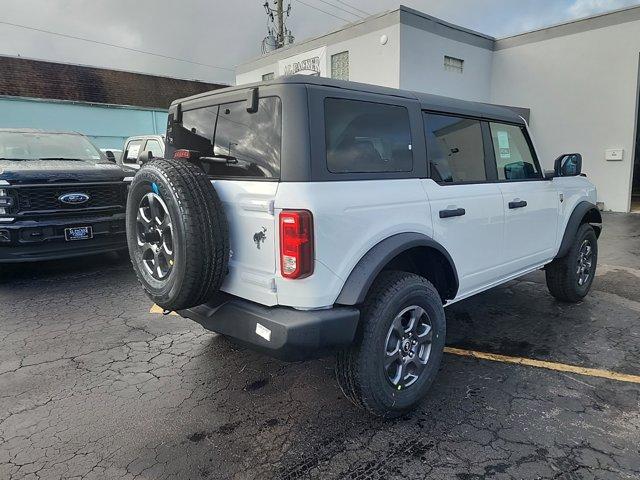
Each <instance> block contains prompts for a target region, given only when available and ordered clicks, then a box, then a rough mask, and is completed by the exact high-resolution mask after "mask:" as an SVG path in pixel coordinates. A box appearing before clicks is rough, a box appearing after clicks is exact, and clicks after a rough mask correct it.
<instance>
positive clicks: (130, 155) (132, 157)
mask: <svg viewBox="0 0 640 480" xmlns="http://www.w3.org/2000/svg"><path fill="white" fill-rule="evenodd" d="M143 143H144V140H131V141H130V142H129V145H127V149H126V150H127V157H126V158H125V159H124V163H136V162H137V161H138V155H140V149H141V148H142V144H143Z"/></svg>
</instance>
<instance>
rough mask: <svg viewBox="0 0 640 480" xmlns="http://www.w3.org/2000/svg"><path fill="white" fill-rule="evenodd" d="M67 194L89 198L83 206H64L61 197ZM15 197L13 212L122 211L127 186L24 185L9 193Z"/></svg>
mask: <svg viewBox="0 0 640 480" xmlns="http://www.w3.org/2000/svg"><path fill="white" fill-rule="evenodd" d="M69 193H83V194H85V195H88V196H89V199H88V200H87V201H86V202H83V203H64V202H62V201H60V197H61V196H62V195H65V194H69ZM9 194H10V195H11V194H13V196H14V202H15V203H14V208H13V210H14V212H13V213H26V212H43V211H61V210H62V211H65V210H69V211H73V210H82V209H86V208H109V207H111V208H124V205H125V203H126V200H127V187H126V184H124V183H111V184H102V185H64V186H62V185H46V186H25V187H20V188H17V189H15V190H14V191H13V192H10V193H9Z"/></svg>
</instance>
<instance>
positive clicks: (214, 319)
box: [178, 295, 360, 361]
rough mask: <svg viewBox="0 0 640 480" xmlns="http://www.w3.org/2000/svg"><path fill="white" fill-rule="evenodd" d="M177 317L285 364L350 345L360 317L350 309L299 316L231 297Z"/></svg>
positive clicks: (300, 313) (292, 311) (283, 308)
mask: <svg viewBox="0 0 640 480" xmlns="http://www.w3.org/2000/svg"><path fill="white" fill-rule="evenodd" d="M178 313H179V314H180V315H182V316H183V317H187V318H190V319H192V320H195V321H196V322H198V323H199V324H200V325H202V326H203V327H204V328H206V329H207V330H211V331H213V332H216V333H221V334H223V335H227V336H229V337H232V338H234V339H236V340H238V341H240V342H241V343H243V344H246V345H248V346H250V347H251V348H253V349H255V350H259V351H261V352H263V353H266V354H267V355H270V356H273V357H276V358H279V359H281V360H285V361H297V360H305V359H309V358H318V357H321V356H323V355H326V354H328V353H330V352H331V350H333V349H335V348H339V347H344V346H347V345H350V344H351V342H353V339H354V337H355V334H356V328H357V326H358V319H359V317H360V312H359V310H358V309H357V308H353V307H334V308H329V309H325V310H305V311H301V310H295V309H293V308H288V307H265V306H263V305H259V304H257V303H253V302H250V301H247V300H243V299H240V298H238V297H234V296H231V295H220V298H218V299H217V300H216V301H213V302H210V303H207V304H204V305H200V306H197V307H194V308H190V309H188V310H181V311H179V312H178Z"/></svg>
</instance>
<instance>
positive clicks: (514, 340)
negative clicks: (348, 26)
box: [0, 214, 640, 480]
mask: <svg viewBox="0 0 640 480" xmlns="http://www.w3.org/2000/svg"><path fill="white" fill-rule="evenodd" d="M150 307H151V302H150V301H149V300H148V298H147V297H146V296H145V295H144V294H143V292H142V290H141V288H140V287H139V286H138V284H137V282H136V280H135V277H134V275H133V273H132V271H131V269H130V268H129V264H128V263H127V262H126V261H124V260H119V259H118V258H117V257H115V256H100V257H90V258H85V259H81V260H75V261H72V262H70V261H67V262H49V263H46V264H39V265H35V264H34V265H24V266H19V267H12V268H9V269H6V270H5V271H4V272H3V273H2V283H0V478H1V479H18V478H20V479H22V478H34V479H35V478H40V479H55V478H87V479H89V478H109V479H111V478H113V479H116V478H125V479H133V478H147V479H159V478H190V479H199V478H210V479H217V478H238V479H245V478H255V479H265V478H277V479H294V478H318V479H320V478H322V479H328V478H351V479H387V478H436V479H439V478H453V479H459V480H473V479H489V478H491V479H493V478H495V479H500V478H523V479H534V478H557V479H583V478H597V479H603V478H616V479H620V478H640V383H634V382H633V381H619V380H616V379H615V376H614V375H611V372H614V373H620V374H629V375H640V215H635V216H634V215H622V214H607V215H606V216H605V233H604V234H603V236H602V238H601V242H600V261H599V274H598V277H597V278H596V281H595V284H594V289H593V290H592V293H591V294H590V296H589V297H588V298H587V299H586V300H585V301H584V302H582V303H580V304H577V305H566V304H560V303H558V302H556V301H555V300H554V299H553V298H552V297H551V296H550V295H549V294H548V293H547V290H546V286H545V285H544V276H543V274H542V273H535V274H532V275H529V276H527V277H526V278H524V279H521V280H518V281H514V282H511V283H509V284H507V285H505V286H503V287H499V288H496V289H493V290H491V291H489V292H486V293H484V294H481V295H479V296H476V297H474V298H472V299H469V300H466V301H463V302H460V303H459V304H456V305H453V306H451V307H449V308H448V309H447V319H448V334H447V344H448V345H449V347H451V348H458V349H465V350H473V351H479V352H489V353H496V354H501V355H507V356H510V357H516V358H520V357H522V358H527V359H536V360H542V361H546V362H553V363H554V364H562V365H572V366H578V367H588V368H593V369H598V371H602V372H603V375H604V378H603V377H595V376H591V375H580V374H576V373H572V372H566V371H558V370H553V369H547V368H536V367H531V366H524V365H518V364H512V363H504V362H500V361H489V360H482V359H476V358H471V357H466V356H460V355H455V354H447V355H445V358H444V362H443V366H442V369H441V372H440V375H439V377H438V379H437V380H436V382H435V384H434V386H433V388H432V392H431V395H430V396H429V398H428V399H427V400H426V401H425V402H424V403H423V405H422V406H421V408H420V409H419V410H418V412H416V413H415V414H412V415H410V416H408V417H406V418H403V419H399V420H395V421H392V422H385V421H381V420H378V419H374V418H370V417H368V416H366V415H364V414H363V413H362V412H360V411H359V410H357V409H356V408H355V407H353V406H352V405H351V404H350V403H349V402H348V401H347V400H346V399H345V398H344V397H343V396H342V394H341V393H340V391H339V389H338V387H337V385H336V383H335V379H334V374H333V365H334V361H333V359H332V358H327V359H323V360H318V361H312V362H306V363H297V364H286V363H282V362H279V361H276V360H272V359H269V358H266V357H263V356H261V355H259V354H256V353H253V352H251V351H248V350H245V349H242V348H240V347H237V346H235V345H233V344H232V343H231V342H229V341H228V340H226V339H224V338H221V337H219V336H216V335H214V334H211V333H208V332H206V331H204V330H203V329H202V328H201V327H200V326H199V325H197V324H195V323H193V322H191V321H189V320H185V319H182V318H180V317H177V316H162V315H157V314H152V313H149V309H150ZM550 365H551V364H550ZM551 366H553V365H551ZM607 377H613V378H607Z"/></svg>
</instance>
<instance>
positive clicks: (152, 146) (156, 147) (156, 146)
mask: <svg viewBox="0 0 640 480" xmlns="http://www.w3.org/2000/svg"><path fill="white" fill-rule="evenodd" d="M144 150H145V152H151V155H153V156H154V157H158V158H162V157H164V152H163V151H162V146H161V145H160V142H159V141H158V140H153V139H152V140H147V145H146V147H144Z"/></svg>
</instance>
